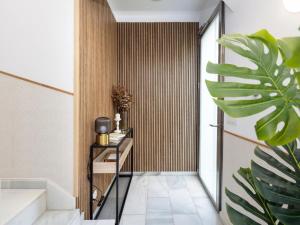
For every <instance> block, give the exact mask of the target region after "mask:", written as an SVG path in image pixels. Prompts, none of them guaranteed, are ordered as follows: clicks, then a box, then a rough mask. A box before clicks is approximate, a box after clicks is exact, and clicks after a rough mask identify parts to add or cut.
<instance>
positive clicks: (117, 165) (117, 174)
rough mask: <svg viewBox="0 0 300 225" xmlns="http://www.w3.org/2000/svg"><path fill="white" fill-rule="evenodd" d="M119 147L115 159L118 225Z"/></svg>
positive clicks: (117, 217) (117, 216) (117, 221)
mask: <svg viewBox="0 0 300 225" xmlns="http://www.w3.org/2000/svg"><path fill="white" fill-rule="evenodd" d="M119 154H120V149H119V147H117V161H116V225H119V158H120V155H119Z"/></svg>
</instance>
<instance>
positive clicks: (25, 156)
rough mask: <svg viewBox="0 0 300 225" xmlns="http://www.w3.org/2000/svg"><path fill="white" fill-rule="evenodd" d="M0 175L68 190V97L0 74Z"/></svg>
mask: <svg viewBox="0 0 300 225" xmlns="http://www.w3.org/2000/svg"><path fill="white" fill-rule="evenodd" d="M0 102H1V104H0V112H1V116H0V140H1V145H0V155H1V157H0V178H48V179H51V180H52V181H54V182H55V183H57V184H58V185H60V186H61V187H63V188H64V189H65V190H66V191H68V192H69V193H73V160H74V159H73V155H74V154H73V96H69V95H65V94H61V93H59V92H56V91H53V90H51V89H47V88H44V87H40V86H37V85H34V84H30V83H28V82H24V81H21V80H18V79H14V78H11V77H7V76H3V75H1V74H0Z"/></svg>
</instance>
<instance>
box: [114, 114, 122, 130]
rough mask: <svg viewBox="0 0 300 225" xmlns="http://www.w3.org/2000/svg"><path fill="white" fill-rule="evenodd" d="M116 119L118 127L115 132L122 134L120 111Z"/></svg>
mask: <svg viewBox="0 0 300 225" xmlns="http://www.w3.org/2000/svg"><path fill="white" fill-rule="evenodd" d="M115 121H116V127H117V129H116V130H115V131H114V132H115V133H117V134H120V133H121V130H120V121H121V115H120V114H119V113H117V114H116V117H115Z"/></svg>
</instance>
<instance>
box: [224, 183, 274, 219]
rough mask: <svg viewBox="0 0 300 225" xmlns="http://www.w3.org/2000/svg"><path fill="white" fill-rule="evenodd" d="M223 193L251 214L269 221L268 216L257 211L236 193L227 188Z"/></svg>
mask: <svg viewBox="0 0 300 225" xmlns="http://www.w3.org/2000/svg"><path fill="white" fill-rule="evenodd" d="M225 193H226V195H227V197H228V198H229V199H230V200H231V201H232V202H233V203H235V204H237V205H239V206H241V207H242V208H244V209H245V210H246V211H248V212H250V213H252V214H253V215H255V216H257V217H258V218H260V219H262V220H264V221H266V222H267V223H268V222H270V220H269V219H268V217H267V216H266V215H265V214H264V213H263V212H261V211H259V210H258V209H257V208H255V207H254V206H253V205H251V204H250V203H249V202H248V201H246V200H244V199H243V198H241V197H239V196H238V195H236V194H234V193H232V192H231V191H229V190H228V189H227V188H226V189H225Z"/></svg>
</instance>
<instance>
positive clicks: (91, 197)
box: [89, 147, 94, 220]
mask: <svg viewBox="0 0 300 225" xmlns="http://www.w3.org/2000/svg"><path fill="white" fill-rule="evenodd" d="M89 166H90V168H89V169H90V175H89V180H90V219H91V220H93V173H94V172H93V147H90V165H89Z"/></svg>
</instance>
